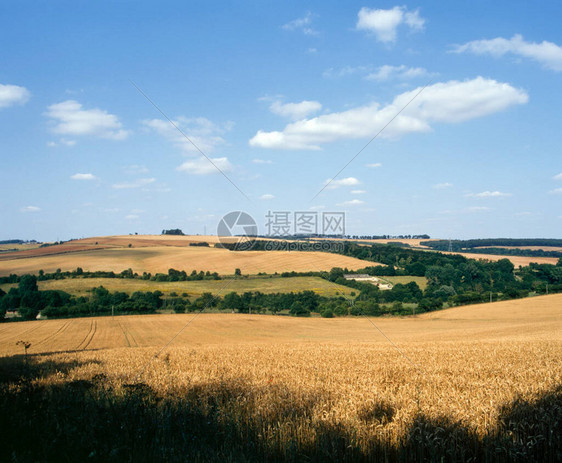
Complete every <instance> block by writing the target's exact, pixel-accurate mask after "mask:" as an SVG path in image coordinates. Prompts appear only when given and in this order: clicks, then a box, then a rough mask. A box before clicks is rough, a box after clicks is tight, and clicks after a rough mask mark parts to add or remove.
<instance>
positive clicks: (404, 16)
mask: <svg viewBox="0 0 562 463" xmlns="http://www.w3.org/2000/svg"><path fill="white" fill-rule="evenodd" d="M357 18H358V19H357V24H356V27H357V29H359V30H363V31H367V32H370V33H373V34H374V35H375V38H376V39H377V40H378V41H379V42H395V41H396V33H397V29H398V26H399V25H400V24H406V25H407V26H408V27H409V28H410V29H411V30H412V31H420V30H422V29H423V26H424V24H425V19H423V18H422V17H420V15H419V11H418V10H415V11H408V10H407V9H406V7H403V6H395V7H394V8H392V9H390V10H376V9H370V8H366V7H363V8H361V9H360V10H359V13H358V14H357Z"/></svg>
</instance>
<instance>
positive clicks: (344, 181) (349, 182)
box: [324, 177, 361, 190]
mask: <svg viewBox="0 0 562 463" xmlns="http://www.w3.org/2000/svg"><path fill="white" fill-rule="evenodd" d="M330 180H331V179H328V180H326V181H325V182H324V185H328V186H327V187H326V188H327V189H328V190H335V189H336V188H339V187H340V186H355V185H360V184H361V182H360V181H359V180H357V179H356V178H355V177H346V178H340V179H339V180H332V181H330Z"/></svg>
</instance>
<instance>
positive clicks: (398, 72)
mask: <svg viewBox="0 0 562 463" xmlns="http://www.w3.org/2000/svg"><path fill="white" fill-rule="evenodd" d="M428 75H429V73H428V72H427V70H426V69H425V68H420V67H417V68H414V67H408V66H406V65H404V64H402V65H400V66H391V65H389V64H385V65H384V66H380V67H378V68H377V69H376V71H375V72H371V73H370V74H367V76H366V77H365V79H367V80H377V81H384V80H390V79H392V80H397V79H400V80H409V79H415V78H417V77H425V76H428Z"/></svg>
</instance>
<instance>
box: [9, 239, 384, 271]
mask: <svg viewBox="0 0 562 463" xmlns="http://www.w3.org/2000/svg"><path fill="white" fill-rule="evenodd" d="M131 241H132V242H133V243H135V241H133V240H131ZM176 241H178V242H179V240H176ZM100 242H101V241H100ZM100 242H98V245H97V246H106V247H105V248H103V249H95V250H84V248H85V247H87V246H96V245H95V244H93V245H88V244H84V243H82V244H80V245H79V249H78V250H77V251H75V252H73V251H72V250H68V247H70V245H69V246H68V247H66V248H64V251H63V252H62V253H59V254H55V255H45V256H33V255H26V256H24V257H22V256H21V255H18V254H19V253H10V254H11V256H12V257H11V258H9V257H10V256H9V255H8V254H5V255H2V256H1V257H3V259H0V276H2V275H9V274H10V273H17V274H23V273H37V272H38V271H39V270H40V269H42V270H44V271H45V272H54V271H56V269H58V268H60V269H61V270H63V271H67V270H74V269H76V268H77V267H81V268H83V269H84V270H86V271H96V270H112V271H114V272H121V271H123V270H125V269H127V268H131V269H133V271H134V272H138V273H141V274H142V273H143V272H151V273H156V272H161V273H167V272H168V269H169V268H175V269H177V270H186V271H188V272H191V271H192V270H198V271H199V270H204V271H210V272H218V273H220V274H231V273H234V270H235V269H236V268H240V269H241V271H242V273H244V274H257V273H259V272H266V273H275V272H279V273H281V272H286V271H296V272H306V271H321V270H330V269H331V268H332V267H342V268H345V267H347V268H349V269H357V268H362V267H365V265H366V263H365V262H364V261H361V260H359V259H354V258H352V257H346V256H341V255H338V254H330V253H323V252H287V251H237V252H232V251H228V250H226V249H219V248H213V247H199V246H171V245H159V246H154V245H148V244H146V246H137V245H136V244H133V247H131V248H129V247H127V246H125V247H121V246H119V247H117V246H115V247H107V246H109V245H110V243H105V244H99V243H100ZM94 243H95V242H94ZM62 246H65V245H62ZM52 248H53V249H54V248H57V246H53V247H52ZM41 249H50V248H41ZM25 252H27V251H25ZM30 252H33V251H30ZM369 265H373V264H371V263H369ZM375 265H376V264H375Z"/></svg>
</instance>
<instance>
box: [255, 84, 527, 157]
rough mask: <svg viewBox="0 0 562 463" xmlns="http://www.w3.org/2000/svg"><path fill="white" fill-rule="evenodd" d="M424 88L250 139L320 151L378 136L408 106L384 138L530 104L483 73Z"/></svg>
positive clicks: (521, 94) (520, 92)
mask: <svg viewBox="0 0 562 463" xmlns="http://www.w3.org/2000/svg"><path fill="white" fill-rule="evenodd" d="M419 92H420V88H417V89H414V90H412V91H408V92H404V93H402V94H400V95H398V96H397V97H396V98H394V100H393V101H392V103H390V104H387V105H386V106H382V105H380V104H379V103H376V102H374V103H370V104H368V105H365V106H360V107H357V108H352V109H349V110H347V111H342V112H334V113H329V114H323V115H320V116H317V117H314V118H312V119H303V120H300V121H296V122H293V123H290V124H289V125H287V126H286V127H285V128H284V129H283V130H282V131H273V132H264V131H261V130H260V131H258V132H257V133H256V135H255V136H254V137H253V138H251V139H250V141H249V143H250V146H253V147H259V148H272V149H289V150H318V149H320V145H322V144H325V143H331V142H335V141H338V140H342V139H357V138H367V137H372V136H373V135H374V134H376V133H377V132H378V131H379V130H380V129H381V128H382V127H384V126H385V125H386V124H387V123H388V122H389V121H390V120H391V119H392V118H393V117H395V116H396V114H398V112H399V111H400V110H401V109H403V108H404V107H405V106H406V105H408V107H407V109H406V110H405V111H404V112H403V113H401V114H400V115H399V116H397V117H396V118H395V119H394V120H393V121H392V123H391V124H390V125H389V126H388V127H387V128H386V129H385V131H384V132H383V133H382V134H381V137H386V138H397V137H400V136H402V135H405V134H408V133H413V132H428V131H430V130H431V124H432V123H459V122H463V121H467V120H470V119H475V118H478V117H483V116H486V115H489V114H493V113H496V112H499V111H503V110H505V109H506V108H508V107H510V106H513V105H517V104H524V103H527V101H528V99H529V97H528V95H527V94H526V93H525V92H524V91H523V90H521V89H517V88H514V87H512V86H511V85H509V84H507V83H502V82H497V81H495V80H492V79H486V78H483V77H477V78H475V79H472V80H466V81H462V82H461V81H456V80H452V81H449V82H439V83H436V84H433V85H430V86H428V87H426V88H425V90H423V91H422V92H421V93H419ZM418 93H419V95H418V96H417V97H416V95H417V94H418ZM414 97H415V99H414ZM412 99H413V101H412ZM408 103H409V104H408Z"/></svg>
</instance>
